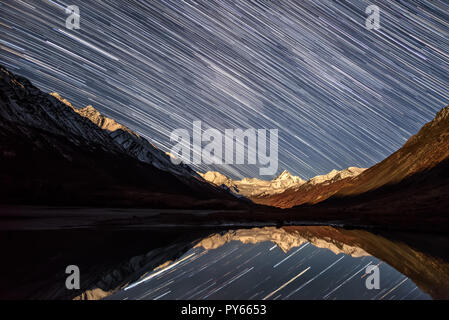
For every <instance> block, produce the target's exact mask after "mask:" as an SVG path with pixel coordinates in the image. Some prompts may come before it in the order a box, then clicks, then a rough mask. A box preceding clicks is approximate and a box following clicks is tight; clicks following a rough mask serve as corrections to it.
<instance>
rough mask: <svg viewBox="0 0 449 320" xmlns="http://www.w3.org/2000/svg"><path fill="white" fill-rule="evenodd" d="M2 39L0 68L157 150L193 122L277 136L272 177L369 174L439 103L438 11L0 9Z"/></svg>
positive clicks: (409, 5) (286, 5) (332, 6)
mask: <svg viewBox="0 0 449 320" xmlns="http://www.w3.org/2000/svg"><path fill="white" fill-rule="evenodd" d="M372 4H374V5H377V6H378V7H379V8H380V27H381V28H380V29H379V30H367V29H366V27H365V20H366V18H367V14H366V13H365V9H366V8H367V7H368V6H369V5H372ZM69 5H77V6H79V9H80V29H79V30H69V29H67V28H66V25H65V21H66V18H67V17H68V15H67V14H66V12H65V9H66V7H67V6H69ZM0 30H1V31H0V34H1V36H0V64H2V65H4V66H5V67H7V68H8V69H10V70H11V71H12V72H14V73H16V74H20V75H22V76H25V77H27V78H29V79H30V80H31V81H32V82H33V84H34V85H36V86H37V87H39V88H40V89H41V90H43V91H45V92H58V93H59V94H60V95H61V96H63V97H64V98H66V99H68V100H69V101H71V102H72V103H73V105H75V106H77V107H84V106H86V105H93V106H94V107H95V108H96V109H98V110H99V111H100V112H102V113H103V114H105V115H107V116H109V117H112V118H114V119H116V120H117V121H119V122H121V123H123V124H124V125H126V126H128V127H130V128H131V129H133V130H134V131H136V132H137V133H139V134H140V135H142V136H144V137H146V138H148V139H149V140H150V141H151V142H153V143H154V144H155V145H156V146H158V147H159V148H161V149H163V150H164V151H169V150H170V148H171V147H172V145H173V143H172V142H171V141H170V139H169V137H170V133H171V131H172V130H174V129H176V128H185V129H189V130H191V126H192V122H193V121H195V120H201V121H202V123H203V125H204V128H203V129H205V128H208V127H213V128H217V129H219V130H221V131H224V129H226V128H243V129H245V128H250V127H253V128H256V129H257V128H266V129H278V130H279V171H282V170H284V169H287V170H289V171H290V172H292V173H293V174H295V175H299V176H300V177H301V178H303V179H308V178H310V177H312V176H315V175H317V174H323V173H327V172H329V171H331V170H332V169H338V170H341V169H343V168H346V167H349V166H359V167H369V166H372V165H374V164H375V163H376V162H379V161H381V160H382V159H384V158H385V157H387V156H388V155H390V154H391V153H392V152H394V151H395V150H397V149H398V148H400V147H401V146H402V145H403V144H404V142H405V141H406V140H407V139H408V138H409V137H410V136H411V135H413V134H415V133H416V132H417V131H418V130H419V128H420V127H421V126H422V125H423V124H425V123H426V122H428V121H430V120H431V119H432V118H433V117H434V115H435V113H436V112H437V111H438V110H440V109H441V108H443V107H444V106H446V105H447V104H448V103H449V90H448V88H449V2H448V1H447V0H432V1H430V0H429V1H421V0H407V1H399V0H398V1H386V0H379V1H365V0H351V1H331V0H304V1H299V0H298V1H289V0H282V1H276V0H273V1H269V0H261V1H255V0H253V1H249V0H247V1H221V0H212V1H211V0H208V1H193V0H189V1H187V0H186V1H181V0H179V1H162V0H161V1H160V0H154V1H143V0H142V1H131V0H128V1H123V0H122V1H119V0H108V1H99V0H95V1H93V0H92V1H79V0H67V1H59V0H46V1H38V0H36V1H31V0H28V1H25V0H1V1H0ZM196 168H197V169H199V170H202V171H206V170H218V171H221V172H222V173H224V174H227V175H229V176H230V177H232V178H242V177H243V176H248V177H257V176H258V174H259V170H258V169H259V168H258V167H257V166H254V165H222V166H217V167H214V166H205V165H199V166H197V167H196ZM295 271H296V270H295ZM248 272H250V271H248ZM298 272H299V271H298ZM298 272H297V273H298ZM292 276H294V274H292ZM287 280H288V279H287Z"/></svg>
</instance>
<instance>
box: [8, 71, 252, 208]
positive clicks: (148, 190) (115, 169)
mask: <svg viewBox="0 0 449 320" xmlns="http://www.w3.org/2000/svg"><path fill="white" fill-rule="evenodd" d="M0 129H1V130H0V167H1V171H0V181H1V183H0V185H1V186H0V188H1V192H0V202H1V203H3V204H51V205H98V206H150V207H156V208H157V207H161V208H203V207H205V208H209V207H218V206H219V207H220V208H227V207H232V208H234V207H240V206H242V205H245V206H246V205H247V204H245V203H244V202H241V201H239V200H238V199H236V198H235V197H234V196H232V195H230V194H229V193H228V192H225V191H224V190H222V189H220V188H217V187H214V186H212V185H210V184H208V183H206V182H205V181H204V180H203V179H202V178H201V177H200V176H199V175H197V173H196V172H194V171H193V170H191V169H190V168H189V167H188V166H186V165H179V166H177V165H174V164H172V163H171V161H170V157H169V156H168V155H166V154H165V153H164V152H162V151H161V150H159V149H157V148H156V147H154V146H153V145H152V144H150V143H149V142H148V141H147V140H145V139H143V138H141V137H140V136H139V135H138V134H136V133H134V132H132V131H131V130H130V129H128V128H126V127H124V126H122V125H120V124H118V123H117V122H115V121H114V120H112V119H109V118H106V117H104V116H102V115H101V114H100V113H99V112H98V111H97V110H95V109H94V108H93V107H92V106H88V107H86V108H83V109H77V108H75V107H73V106H72V105H71V104H70V103H69V102H68V101H66V100H64V99H62V98H61V97H60V96H59V95H58V94H52V95H49V94H46V93H43V92H41V91H40V90H39V89H37V88H36V87H34V86H33V85H32V84H31V83H30V81H28V80H27V79H25V78H23V77H20V76H16V75H14V74H12V73H10V72H9V71H7V70H6V69H5V68H3V67H0Z"/></svg>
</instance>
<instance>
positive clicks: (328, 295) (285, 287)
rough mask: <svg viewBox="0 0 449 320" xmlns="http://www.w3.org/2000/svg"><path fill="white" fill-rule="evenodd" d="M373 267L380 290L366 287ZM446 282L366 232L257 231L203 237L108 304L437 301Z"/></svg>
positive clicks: (440, 268) (412, 255)
mask: <svg viewBox="0 0 449 320" xmlns="http://www.w3.org/2000/svg"><path fill="white" fill-rule="evenodd" d="M374 254H376V255H377V257H375V256H373V255H374ZM379 258H381V259H383V260H380V259H379ZM429 259H430V260H429ZM426 262H427V263H428V265H426ZM369 265H375V266H378V268H379V274H380V288H379V289H371V290H369V289H367V287H366V280H367V277H369V276H370V275H371V274H366V273H365V270H366V267H367V266H369ZM392 265H395V267H393V266H392ZM398 269H401V272H403V273H404V274H403V273H401V272H399V271H398ZM412 277H413V278H415V279H417V280H418V281H419V284H420V287H418V286H417V284H418V283H416V284H415V282H414V281H413V280H412ZM447 277H448V268H447V264H445V263H439V260H432V259H431V258H429V257H427V256H426V255H424V254H422V253H420V252H418V251H415V250H413V249H411V248H410V247H408V246H406V245H404V244H402V243H394V242H391V241H389V240H387V239H385V238H382V237H379V236H376V235H374V234H371V233H369V232H366V231H358V230H343V229H336V228H333V227H284V228H280V229H277V228H271V227H270V228H254V229H241V230H231V231H228V232H222V233H217V234H214V235H211V236H209V237H207V238H205V239H202V240H201V241H199V242H198V243H197V244H196V245H195V246H194V247H193V248H191V249H190V250H189V251H188V252H186V253H185V254H184V255H182V257H180V258H178V259H176V260H175V261H169V262H167V263H166V264H164V265H162V266H161V267H159V268H156V269H155V270H148V272H147V273H146V274H144V275H143V276H142V277H141V278H140V279H139V280H137V281H135V282H132V283H130V284H128V285H127V286H125V287H123V288H122V289H121V290H119V291H118V292H116V293H115V294H113V295H112V296H110V297H108V299H243V300H245V299H384V300H386V299H407V300H409V299H432V296H431V295H429V293H434V298H435V297H437V298H438V294H440V295H441V294H442V293H441V292H447V291H445V290H447V288H444V287H443V288H436V289H435V288H434V286H435V285H441V286H444V285H445V283H446V281H447ZM423 289H426V290H423ZM443 294H444V293H443ZM435 295H436V296H435Z"/></svg>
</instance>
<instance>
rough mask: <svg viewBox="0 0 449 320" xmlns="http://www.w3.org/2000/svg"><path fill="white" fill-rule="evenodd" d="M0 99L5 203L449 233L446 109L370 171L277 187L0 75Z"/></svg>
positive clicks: (280, 179) (0, 197)
mask: <svg viewBox="0 0 449 320" xmlns="http://www.w3.org/2000/svg"><path fill="white" fill-rule="evenodd" d="M0 98H1V100H0V128H1V130H0V166H1V168H2V170H1V171H0V181H1V187H0V188H1V194H0V203H2V204H10V205H11V204H21V205H23V204H40V205H83V206H84V205H85V206H108V207H114V206H126V207H128V206H133V207H146V208H179V209H187V208H189V209H204V208H209V209H210V208H218V209H239V210H240V209H245V210H246V209H250V210H251V212H264V213H267V215H266V216H263V217H262V216H260V215H259V216H257V219H259V220H264V219H265V220H270V221H279V220H284V221H285V220H289V221H291V220H295V221H298V220H304V219H306V220H313V221H319V220H326V221H329V220H337V221H346V222H349V221H351V222H352V223H357V224H382V225H384V226H385V225H388V224H393V223H394V224H397V226H400V227H405V226H408V227H410V226H412V227H414V228H420V227H422V226H423V225H427V226H428V227H429V228H434V229H438V230H443V229H444V228H447V227H445V226H447V225H448V223H447V222H448V214H447V213H448V211H449V210H448V208H449V191H448V188H447V186H448V184H449V168H448V165H449V164H448V163H449V160H448V159H449V106H448V107H446V108H443V109H442V110H441V111H440V112H439V113H438V114H437V115H436V117H435V118H434V119H433V120H432V121H430V122H429V123H427V124H426V125H424V126H423V127H422V129H421V130H420V131H419V132H418V133H417V134H415V135H414V136H412V137H411V138H410V139H409V140H408V141H407V142H406V143H405V144H404V145H403V146H402V148H400V149H399V150H398V151H396V152H395V153H393V154H392V155H391V156H389V157H387V158H386V159H385V160H383V161H381V162H379V163H378V164H376V165H374V166H373V167H371V168H368V169H365V168H356V167H349V168H347V169H344V170H341V171H337V170H333V171H331V172H329V173H328V174H325V175H320V176H316V177H314V178H312V179H310V180H308V181H305V180H303V179H301V178H300V177H298V176H294V175H292V174H290V173H289V172H288V171H283V172H282V173H281V174H280V175H279V176H277V177H276V178H274V179H273V180H260V179H256V178H244V179H242V180H232V179H230V178H229V177H226V176H224V175H222V174H221V173H219V172H206V173H199V172H195V171H194V170H192V169H191V168H190V167H189V166H187V165H184V164H181V165H174V164H173V163H172V162H171V160H170V155H168V154H166V153H165V152H163V151H162V150H160V149H158V148H156V147H155V146H154V145H152V144H151V143H150V142H149V141H148V140H146V139H145V138H143V137H141V136H139V134H137V133H135V132H133V131H132V130H130V129H129V128H127V127H126V126H123V125H122V124H120V123H117V122H116V121H115V120H113V119H111V118H108V117H105V116H103V115H102V114H101V113H100V112H99V111H97V110H96V109H95V108H94V107H92V106H87V107H84V108H80V109H78V108H76V107H74V106H73V105H72V104H71V103H70V102H69V101H67V100H65V99H64V98H63V97H61V96H60V95H59V94H57V93H51V94H47V93H43V92H42V91H40V90H39V89H38V88H36V87H34V86H33V85H32V84H31V83H30V81H28V80H27V79H26V78H24V77H20V76H17V75H14V74H12V73H11V72H9V71H8V70H6V69H5V68H4V67H0ZM278 208H282V209H284V210H281V211H279V209H278ZM232 217H234V218H235V217H238V218H239V219H242V218H245V219H256V218H255V217H254V216H250V213H248V212H246V215H245V213H238V214H237V213H235V215H232V214H231V215H227V216H226V218H227V219H233V218H232ZM222 218H223V219H224V217H220V219H222ZM204 219H212V218H211V217H206V218H204Z"/></svg>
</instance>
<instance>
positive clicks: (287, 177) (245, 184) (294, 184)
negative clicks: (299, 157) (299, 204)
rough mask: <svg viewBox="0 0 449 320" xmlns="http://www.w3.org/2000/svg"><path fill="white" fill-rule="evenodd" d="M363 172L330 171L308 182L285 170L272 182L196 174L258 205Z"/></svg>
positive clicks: (210, 172)
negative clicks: (293, 191)
mask: <svg viewBox="0 0 449 320" xmlns="http://www.w3.org/2000/svg"><path fill="white" fill-rule="evenodd" d="M365 170H366V169H365V168H356V167H349V168H347V169H344V170H341V171H337V170H332V171H331V172H329V173H328V174H325V175H319V176H316V177H313V178H312V179H310V180H308V181H306V180H303V179H301V178H300V177H298V176H294V175H292V174H291V173H290V172H288V171H287V170H284V171H283V172H282V173H281V174H279V175H278V176H277V177H276V178H274V179H273V180H261V179H257V178H244V179H242V180H232V179H231V178H229V177H227V176H225V175H223V174H221V173H220V172H217V171H209V172H206V173H201V172H198V174H199V175H200V176H202V177H203V178H204V179H205V180H206V181H208V182H210V183H212V184H214V185H216V186H225V187H226V189H229V190H231V191H232V192H233V193H234V194H237V195H240V196H244V197H246V198H249V199H251V200H252V201H253V202H256V203H260V201H261V199H266V198H267V197H270V196H274V195H282V194H283V193H284V192H286V191H290V190H295V191H296V190H298V189H300V188H301V189H303V190H304V191H305V192H307V190H310V188H311V187H313V186H316V185H328V184H332V183H335V182H337V181H340V180H343V179H348V178H354V177H356V176H358V175H359V174H361V173H362V172H363V171H365Z"/></svg>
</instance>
